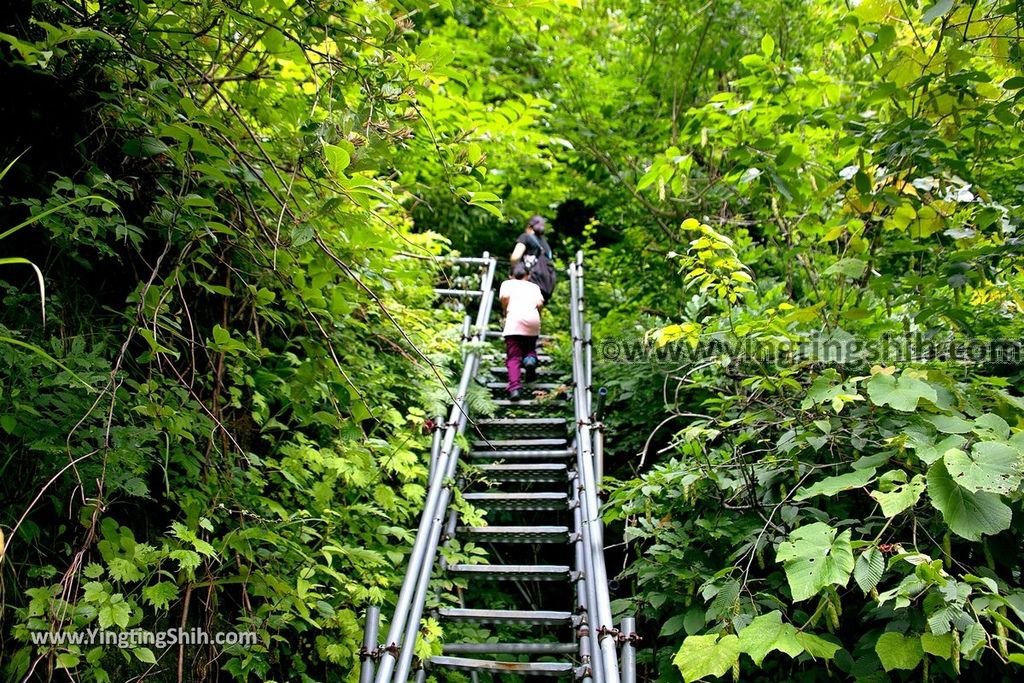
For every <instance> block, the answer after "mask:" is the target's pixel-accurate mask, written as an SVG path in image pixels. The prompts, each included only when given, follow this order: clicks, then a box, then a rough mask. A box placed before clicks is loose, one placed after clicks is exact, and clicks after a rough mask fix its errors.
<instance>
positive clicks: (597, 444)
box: [594, 387, 608, 486]
mask: <svg viewBox="0 0 1024 683" xmlns="http://www.w3.org/2000/svg"><path fill="white" fill-rule="evenodd" d="M607 395H608V387H601V388H600V389H598V390H597V407H596V408H594V465H595V468H596V471H595V472H594V474H595V475H596V476H597V484H598V486H600V485H601V482H602V481H604V422H602V421H601V418H602V417H603V415H604V400H605V396H607Z"/></svg>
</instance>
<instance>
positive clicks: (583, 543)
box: [570, 475, 604, 681]
mask: <svg viewBox="0 0 1024 683" xmlns="http://www.w3.org/2000/svg"><path fill="white" fill-rule="evenodd" d="M570 483H571V484H572V503H573V510H572V516H573V523H574V524H575V525H576V530H577V532H578V533H579V539H578V541H577V543H576V544H575V545H576V548H575V550H576V562H577V564H576V569H577V571H580V572H582V574H583V579H582V580H581V581H580V584H579V588H578V591H579V597H580V599H581V600H582V601H583V608H584V610H583V614H584V618H585V619H586V621H587V640H588V641H590V642H589V643H588V645H587V651H588V654H589V655H590V660H591V661H590V670H591V672H592V673H593V676H594V679H595V680H597V681H603V680H604V677H603V676H602V675H601V669H602V668H603V667H602V661H601V659H600V657H597V658H595V657H594V656H593V654H594V653H596V652H598V647H599V646H598V642H597V635H598V634H597V630H596V629H595V628H594V624H595V622H596V616H595V614H596V612H595V605H596V604H597V597H596V596H597V591H598V590H600V588H599V587H598V586H597V585H595V584H594V582H593V580H592V579H591V576H592V572H593V571H594V567H593V561H592V560H593V558H592V557H591V555H590V553H589V552H588V549H587V544H588V542H589V539H590V534H589V531H588V530H587V527H585V526H584V524H583V508H582V503H581V501H580V480H579V477H578V475H574V476H573V477H572V478H571V479H570ZM580 655H581V656H582V655H583V653H582V651H581V653H580Z"/></svg>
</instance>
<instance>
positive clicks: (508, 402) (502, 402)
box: [491, 398, 561, 408]
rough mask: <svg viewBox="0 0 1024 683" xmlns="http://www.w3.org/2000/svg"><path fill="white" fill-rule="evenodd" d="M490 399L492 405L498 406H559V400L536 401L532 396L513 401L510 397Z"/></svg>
mask: <svg viewBox="0 0 1024 683" xmlns="http://www.w3.org/2000/svg"><path fill="white" fill-rule="evenodd" d="M491 400H492V402H493V403H494V405H496V406H498V407H500V408H534V407H538V406H551V407H561V405H560V402H557V401H538V400H536V399H532V398H527V399H519V400H518V401H513V400H512V399H510V398H495V399H491Z"/></svg>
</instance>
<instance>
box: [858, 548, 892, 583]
mask: <svg viewBox="0 0 1024 683" xmlns="http://www.w3.org/2000/svg"><path fill="white" fill-rule="evenodd" d="M884 571H885V558H884V557H882V553H881V552H880V551H879V550H878V548H875V547H874V546H872V547H870V548H868V549H867V550H865V551H864V552H863V553H861V555H860V556H859V557H858V558H857V564H856V566H854V568H853V580H854V581H856V582H857V585H858V586H860V589H861V590H862V591H864V592H865V593H867V592H868V591H870V590H871V589H872V588H874V587H875V586H877V585H878V582H879V581H881V580H882V572H884Z"/></svg>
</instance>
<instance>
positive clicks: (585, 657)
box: [580, 622, 594, 683]
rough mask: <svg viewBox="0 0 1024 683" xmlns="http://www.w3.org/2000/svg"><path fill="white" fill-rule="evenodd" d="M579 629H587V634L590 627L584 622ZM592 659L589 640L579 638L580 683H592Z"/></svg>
mask: <svg viewBox="0 0 1024 683" xmlns="http://www.w3.org/2000/svg"><path fill="white" fill-rule="evenodd" d="M581 628H585V629H587V633H588V634H589V633H590V632H591V630H590V627H589V626H587V623H586V622H584V623H583V625H582V627H581ZM593 662H594V657H593V656H592V650H591V647H590V638H589V637H586V638H580V665H581V666H582V667H583V671H582V672H581V673H582V678H581V679H580V683H593V681H594V669H593Z"/></svg>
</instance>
